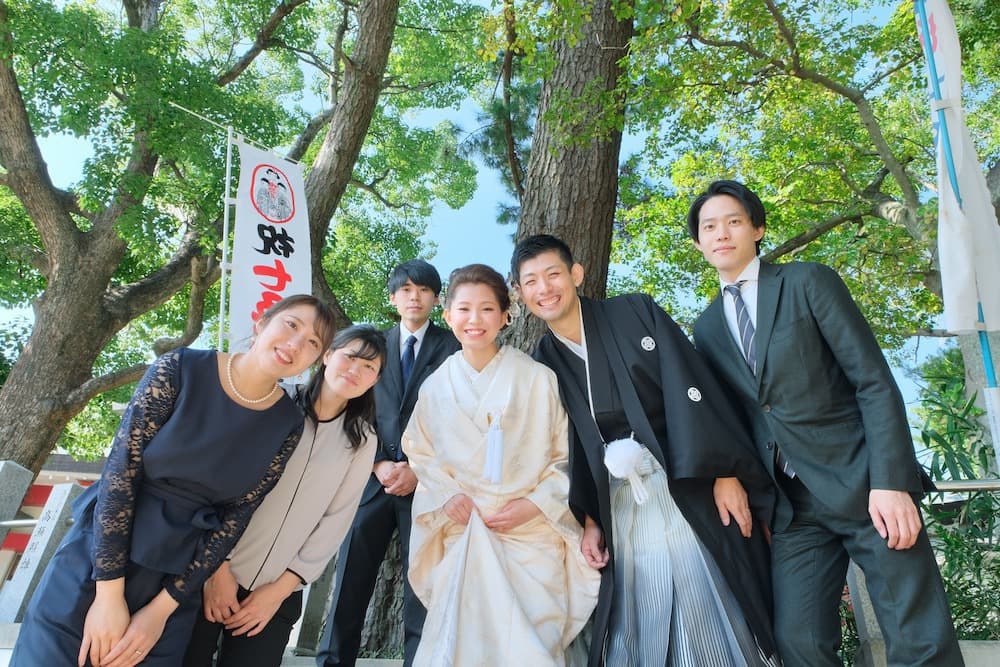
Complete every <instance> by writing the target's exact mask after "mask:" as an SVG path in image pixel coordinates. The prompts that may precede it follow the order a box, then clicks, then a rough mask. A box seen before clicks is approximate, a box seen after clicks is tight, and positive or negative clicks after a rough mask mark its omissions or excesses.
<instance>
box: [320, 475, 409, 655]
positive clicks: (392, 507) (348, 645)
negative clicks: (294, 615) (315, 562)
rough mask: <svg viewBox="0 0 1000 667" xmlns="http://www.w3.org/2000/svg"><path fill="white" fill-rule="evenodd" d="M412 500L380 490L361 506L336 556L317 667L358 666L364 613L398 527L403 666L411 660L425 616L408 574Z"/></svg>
mask: <svg viewBox="0 0 1000 667" xmlns="http://www.w3.org/2000/svg"><path fill="white" fill-rule="evenodd" d="M412 504H413V495H412V494H411V495H408V496H402V497H400V496H392V495H389V494H387V493H386V492H385V491H383V490H381V489H380V490H379V491H378V492H377V493H376V494H375V495H374V496H373V497H372V498H371V499H370V500H369V501H368V502H366V503H363V504H362V505H361V506H360V507H359V508H358V513H357V514H356V515H355V517H354V523H353V525H352V526H351V530H350V532H349V533H348V535H347V538H346V539H345V540H344V544H343V545H342V546H341V548H340V554H339V556H338V557H337V577H336V587H335V589H334V594H333V602H332V603H331V605H330V615H329V617H328V618H327V622H326V629H325V630H324V631H323V637H322V639H320V643H319V647H318V649H317V653H316V665H317V666H318V667H354V664H355V662H356V661H357V659H358V650H359V647H360V645H361V630H362V626H363V625H364V621H365V612H366V611H367V609H368V603H369V602H370V600H371V597H372V592H373V591H374V590H375V580H376V577H377V576H378V571H379V566H380V565H381V564H382V560H383V559H384V558H385V552H386V549H388V547H389V542H390V540H391V539H392V535H393V533H394V532H396V530H397V529H398V530H399V541H400V548H401V554H402V567H403V657H404V662H403V664H404V667H409V666H410V665H411V664H412V662H413V656H414V655H415V654H416V652H417V646H418V645H419V644H420V632H421V630H422V629H423V626H424V617H425V616H426V615H427V610H426V609H424V606H423V605H422V604H421V603H420V600H418V599H417V596H416V595H414V593H413V589H412V588H410V581H409V578H408V577H407V576H406V573H407V569H408V567H409V550H410V521H411V519H410V507H411V505H412Z"/></svg>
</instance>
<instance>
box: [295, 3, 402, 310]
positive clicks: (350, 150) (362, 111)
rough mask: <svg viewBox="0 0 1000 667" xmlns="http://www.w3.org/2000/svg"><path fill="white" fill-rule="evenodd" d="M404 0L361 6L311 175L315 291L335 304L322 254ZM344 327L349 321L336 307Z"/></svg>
mask: <svg viewBox="0 0 1000 667" xmlns="http://www.w3.org/2000/svg"><path fill="white" fill-rule="evenodd" d="M398 12H399V0H365V1H364V2H361V3H360V4H359V5H358V36H357V41H356V47H355V49H354V51H353V52H352V53H351V55H350V56H349V57H348V58H347V59H346V62H345V68H344V70H345V71H344V83H343V86H342V88H341V90H340V94H339V97H338V99H337V103H336V107H335V109H334V112H333V120H332V124H331V126H330V130H329V132H327V135H326V137H325V138H324V139H323V145H322V146H321V147H320V150H319V153H318V154H317V155H316V159H315V161H314V162H313V165H312V171H311V172H310V173H309V176H308V177H307V178H306V184H305V189H306V199H307V200H308V202H309V235H310V238H311V240H312V266H313V294H316V295H317V296H319V297H320V298H323V299H324V300H325V301H327V302H328V303H330V304H337V298H336V296H334V294H333V292H332V291H331V290H330V286H329V284H327V282H326V278H325V276H324V275H323V272H322V269H321V267H322V261H321V260H322V252H323V248H324V247H325V245H326V238H327V234H328V232H329V230H330V220H331V219H332V218H333V215H334V213H336V211H337V206H339V205H340V200H341V198H342V197H343V196H344V191H345V190H346V189H347V186H348V184H349V183H350V180H351V175H352V173H353V171H354V164H355V162H357V159H358V155H359V154H360V153H361V147H362V145H363V144H364V141H365V135H366V134H367V133H368V126H369V125H370V124H371V119H372V114H373V113H374V112H375V105H376V103H377V102H378V96H379V93H381V91H382V78H383V76H384V74H385V68H386V65H387V64H388V62H389V50H390V48H391V47H392V39H393V31H394V30H395V27H396V15H397V14H398ZM337 312H338V317H339V319H340V322H338V324H339V325H340V326H344V325H347V324H349V323H350V322H349V321H348V319H347V317H346V315H344V314H343V311H341V309H340V308H339V305H338V306H337Z"/></svg>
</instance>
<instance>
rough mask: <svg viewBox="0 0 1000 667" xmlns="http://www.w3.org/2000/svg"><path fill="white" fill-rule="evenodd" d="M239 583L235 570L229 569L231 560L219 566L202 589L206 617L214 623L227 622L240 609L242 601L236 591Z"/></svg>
mask: <svg viewBox="0 0 1000 667" xmlns="http://www.w3.org/2000/svg"><path fill="white" fill-rule="evenodd" d="M237 589H239V584H237V583H236V577H234V576H233V571H232V570H230V569H229V561H225V562H223V563H222V565H220V566H219V569H218V570H216V571H215V574H213V575H212V576H211V577H209V578H208V581H206V582H205V587H204V589H203V590H202V607H203V608H204V610H205V619H206V620H209V621H211V622H212V623H225V622H226V621H227V620H228V619H229V617H230V616H232V615H233V614H235V613H236V612H238V611H239V610H240V603H239V601H238V600H237V599H236V591H237Z"/></svg>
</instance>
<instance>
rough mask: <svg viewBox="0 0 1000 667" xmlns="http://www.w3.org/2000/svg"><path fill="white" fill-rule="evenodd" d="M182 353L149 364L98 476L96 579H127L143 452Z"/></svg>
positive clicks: (173, 386)
mask: <svg viewBox="0 0 1000 667" xmlns="http://www.w3.org/2000/svg"><path fill="white" fill-rule="evenodd" d="M180 359H181V351H180V350H174V351H173V352H168V353H167V354H165V355H163V356H161V357H160V358H159V359H157V360H156V361H154V362H153V364H152V365H151V366H150V367H149V370H147V371H146V375H145V376H143V378H142V380H140V381H139V385H138V386H137V387H136V388H135V393H133V394H132V400H131V401H129V404H128V408H127V409H126V410H125V414H124V415H123V416H122V420H121V424H120V425H119V426H118V432H117V433H116V434H115V439H114V442H113V443H112V445H111V453H110V454H108V461H107V463H106V464H105V465H104V472H103V473H102V474H101V482H100V485H101V486H100V491H99V494H98V497H97V507H96V509H95V511H94V553H93V564H94V579H97V580H99V581H104V580H109V579H118V578H119V577H123V576H125V567H126V565H127V564H128V561H129V544H130V542H131V538H132V517H133V516H134V514H135V500H136V493H137V491H138V488H139V484H140V483H141V482H142V452H143V449H145V446H146V445H147V444H148V443H149V441H150V440H152V438H153V436H154V435H156V432H157V431H159V430H160V427H161V426H163V424H164V423H165V422H166V421H167V418H168V417H169V416H170V414H171V412H173V409H174V403H175V401H176V400H177V387H178V379H179V375H180Z"/></svg>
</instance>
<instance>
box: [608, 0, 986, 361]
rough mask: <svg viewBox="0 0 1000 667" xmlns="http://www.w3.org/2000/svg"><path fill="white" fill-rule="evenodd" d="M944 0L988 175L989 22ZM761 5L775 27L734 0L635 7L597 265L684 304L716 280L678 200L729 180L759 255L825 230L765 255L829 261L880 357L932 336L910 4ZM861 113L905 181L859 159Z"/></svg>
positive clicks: (684, 308) (920, 79)
mask: <svg viewBox="0 0 1000 667" xmlns="http://www.w3.org/2000/svg"><path fill="white" fill-rule="evenodd" d="M952 4H953V10H954V11H955V12H956V15H957V20H958V22H959V30H960V31H961V38H962V41H963V54H964V55H965V56H966V58H965V76H966V81H967V82H968V84H969V85H968V90H969V92H968V95H967V97H966V99H965V100H964V102H965V106H966V109H967V112H968V113H967V117H968V119H969V124H970V127H971V129H972V133H973V136H974V137H975V139H976V140H977V142H978V143H979V145H980V146H981V147H982V148H981V153H980V155H981V157H982V158H984V159H985V160H986V161H987V163H988V164H992V163H993V162H995V160H996V159H997V156H998V155H1000V152H998V150H997V145H998V144H997V137H996V132H995V131H993V130H991V129H989V128H994V129H995V128H996V126H997V124H998V123H1000V98H998V97H997V92H998V84H1000V72H998V71H997V67H996V65H995V63H996V62H997V61H998V59H1000V58H998V56H1000V49H998V47H997V41H998V40H996V39H993V41H990V40H991V38H993V37H995V36H996V34H997V29H996V28H995V26H992V24H990V26H988V27H987V26H982V25H976V24H978V22H979V21H978V17H977V14H976V12H977V11H986V10H985V9H984V8H983V7H982V5H983V3H982V2H978V3H977V2H975V1H973V2H965V3H962V2H959V3H952ZM985 4H991V3H985ZM774 5H775V7H776V11H777V12H780V20H779V18H777V17H776V16H774V15H772V13H771V12H770V11H769V10H768V9H767V8H766V7H764V6H762V5H761V4H760V3H758V2H750V1H747V2H727V3H715V2H698V1H692V2H682V3H676V4H674V5H673V10H672V11H669V12H668V10H666V9H665V8H664V7H663V5H662V3H656V2H645V1H642V0H638V1H637V2H636V3H635V17H636V18H635V21H636V23H635V26H636V28H635V33H636V34H635V37H634V39H633V40H632V44H631V49H630V53H629V56H630V60H629V76H630V81H629V83H628V85H627V90H626V91H625V93H626V99H627V102H628V105H629V106H628V111H627V116H626V117H627V120H628V124H629V127H630V128H631V130H632V131H633V132H635V133H637V134H639V135H640V136H643V137H645V146H644V150H643V152H642V154H641V157H633V159H630V160H629V161H628V162H627V163H626V175H627V177H626V178H623V179H622V181H621V188H622V190H621V195H620V204H621V209H620V213H619V215H618V220H617V229H618V234H617V236H616V239H615V247H614V250H613V260H614V261H622V262H626V263H628V264H629V265H631V266H633V267H634V268H635V275H634V279H635V284H636V286H637V287H639V288H640V289H643V290H645V291H650V292H651V293H653V294H654V295H656V296H657V298H658V299H659V300H660V301H661V302H663V303H665V304H667V306H668V307H669V308H670V309H671V310H672V311H674V312H682V313H683V312H686V313H692V312H693V311H695V310H697V309H698V308H700V307H701V306H703V305H704V303H705V300H706V299H707V298H709V297H710V296H711V295H713V294H714V293H715V292H716V290H717V280H716V278H715V272H714V271H713V270H711V268H710V267H708V266H707V265H706V263H705V262H704V260H703V259H702V258H701V257H700V254H699V253H698V252H697V251H696V250H695V248H694V247H693V246H692V243H691V241H690V240H689V239H688V238H687V231H686V227H685V214H686V211H687V207H688V204H689V203H690V201H691V199H692V198H693V197H694V195H695V194H697V193H698V192H700V191H701V190H702V189H703V188H704V187H705V185H707V184H708V182H709V181H711V180H714V179H717V178H737V179H740V180H742V181H744V182H745V183H747V184H748V185H749V186H750V187H752V188H753V189H755V191H757V192H758V194H760V195H761V197H762V199H763V200H764V202H765V205H766V207H767V213H768V230H767V235H766V237H765V241H764V245H763V252H764V253H765V254H766V253H767V252H769V251H771V250H773V249H775V248H777V247H779V246H780V245H782V244H783V243H785V242H787V241H789V240H791V239H795V238H797V237H799V236H800V235H803V234H806V233H808V232H812V231H813V230H815V229H816V228H817V227H818V226H819V225H821V224H823V223H825V222H826V221H831V220H835V219H840V220H842V222H841V223H840V224H839V225H837V226H833V227H832V228H831V229H830V230H829V231H826V232H825V233H822V234H821V235H820V236H819V237H818V238H816V239H815V240H812V241H811V242H808V243H800V244H797V246H796V247H795V248H794V249H793V250H792V251H791V252H790V253H789V252H786V251H782V257H783V258H786V259H787V258H789V257H794V258H795V259H801V260H813V261H820V262H823V263H825V264H829V265H831V266H833V267H834V268H836V269H837V270H838V271H839V272H840V273H841V275H843V276H844V278H845V280H846V281H847V283H848V286H849V287H850V289H851V292H852V294H853V295H854V297H855V299H856V300H857V301H858V302H859V305H860V306H861V308H862V310H863V312H864V313H865V315H866V317H867V318H868V319H869V321H870V322H871V323H872V325H873V328H874V329H875V330H876V333H877V335H878V336H879V339H880V343H881V344H882V345H883V346H885V347H887V348H897V347H899V346H900V345H901V344H902V343H903V342H904V341H905V340H906V339H907V337H909V336H910V335H912V334H913V332H916V331H920V330H924V329H929V328H933V325H934V317H935V316H936V314H937V313H939V312H940V309H941V304H940V301H939V299H938V297H937V296H936V295H935V294H934V293H933V292H932V291H931V290H930V289H929V288H928V282H929V281H928V277H929V276H931V275H932V272H933V270H934V262H935V259H934V256H935V244H936V241H935V233H936V232H935V231H934V226H935V225H934V221H935V218H936V214H937V206H936V202H935V201H934V200H930V201H926V200H927V199H928V198H929V197H931V196H932V195H933V192H929V191H928V187H927V186H926V185H925V184H932V183H933V182H934V179H935V174H936V166H935V162H934V154H933V147H932V143H931V141H932V140H931V128H930V122H929V120H930V111H929V108H928V105H927V99H926V91H925V89H926V84H925V81H926V75H925V74H924V67H925V65H924V62H923V60H922V56H921V54H920V51H919V44H918V42H917V39H916V30H915V22H914V18H913V13H912V11H913V10H912V4H911V3H909V2H904V3H896V2H888V1H886V2H878V1H874V2H856V1H853V0H851V1H845V0H838V1H834V2H826V3H820V4H817V3H812V2H779V3H774ZM972 5H978V9H977V8H976V7H973V6H972ZM989 11H990V12H993V11H995V10H994V9H990V10H989ZM964 12H968V14H964ZM973 17H977V18H976V19H973ZM789 36H790V38H789ZM789 39H791V40H792V41H791V42H790V41H789ZM792 44H794V49H793V48H792ZM864 105H867V106H868V108H870V109H871V113H872V116H873V121H874V124H875V126H876V128H875V129H877V130H878V132H880V133H881V135H882V136H883V137H884V139H885V141H886V143H887V145H888V149H889V151H891V153H892V156H893V158H894V159H895V160H896V161H897V162H899V163H900V164H902V165H903V168H904V169H905V179H904V181H897V180H896V177H895V176H893V175H891V174H889V172H888V166H887V163H886V162H885V160H884V159H883V157H884V156H883V155H880V154H879V152H878V151H877V150H876V147H875V144H874V141H875V140H874V138H873V137H874V135H873V134H872V132H873V126H872V125H871V124H866V121H865V119H864V118H863V117H862V114H861V111H860V109H861V108H862V107H863V106H864ZM904 185H905V186H907V187H910V186H912V187H914V188H915V189H916V190H917V192H918V195H919V196H920V198H921V201H920V202H919V208H918V210H917V211H915V215H916V218H917V220H916V227H917V228H918V229H919V230H920V234H917V235H915V234H914V233H912V232H911V231H910V230H908V229H907V228H906V227H905V226H904V225H903V224H902V219H903V218H902V215H903V214H904V213H905V211H903V208H905V205H904V201H903V200H904V197H903V187H904ZM887 204H888V206H887ZM692 292H693V293H694V294H695V295H696V296H697V301H696V303H694V304H692V302H691V298H690V294H691V293H692ZM903 304H905V307H895V306H897V305H898V306H902V305H903ZM887 305H890V306H892V307H887Z"/></svg>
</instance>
